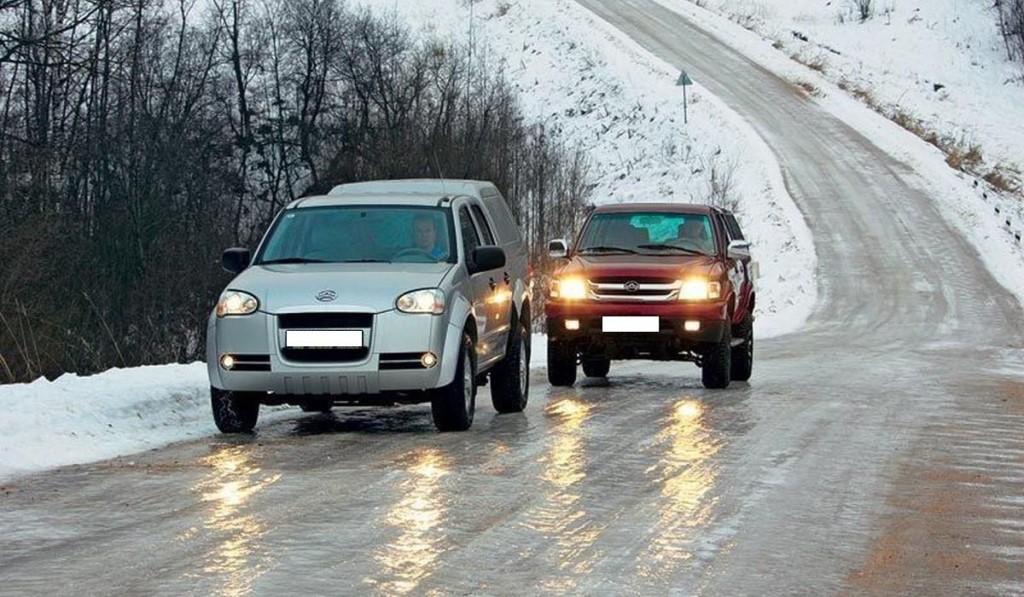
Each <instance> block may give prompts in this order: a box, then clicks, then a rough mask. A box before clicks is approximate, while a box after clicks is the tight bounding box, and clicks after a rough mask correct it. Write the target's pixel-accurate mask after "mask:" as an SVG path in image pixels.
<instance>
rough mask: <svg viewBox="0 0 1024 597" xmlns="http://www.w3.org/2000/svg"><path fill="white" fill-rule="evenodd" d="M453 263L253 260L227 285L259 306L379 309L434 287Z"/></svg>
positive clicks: (278, 309) (272, 309)
mask: <svg viewBox="0 0 1024 597" xmlns="http://www.w3.org/2000/svg"><path fill="white" fill-rule="evenodd" d="M452 267H454V266H453V265H452V264H451V263H304V264H282V265H255V266H252V267H250V268H249V269H247V270H245V271H244V272H242V273H241V274H239V275H238V277H237V278H235V279H234V280H232V282H231V284H229V285H228V288H230V289H232V290H242V291H245V292H248V293H250V294H252V295H253V296H255V297H256V298H257V299H259V301H260V311H263V312H266V313H282V312H283V313H287V312H297V311H322V310H326V311H340V310H353V311H364V312H374V313H380V312H382V311H388V310H390V309H393V308H394V307H395V299H397V298H398V297H399V296H400V295H402V294H404V293H406V292H408V291H410V290H416V289H419V288H436V287H438V286H439V285H440V284H441V281H442V280H443V279H444V277H445V275H447V274H448V272H449V271H450V270H451V268H452ZM323 290H333V291H334V292H335V293H337V298H336V299H335V300H333V301H328V302H321V301H318V300H317V299H316V295H317V293H319V292H321V291H323Z"/></svg>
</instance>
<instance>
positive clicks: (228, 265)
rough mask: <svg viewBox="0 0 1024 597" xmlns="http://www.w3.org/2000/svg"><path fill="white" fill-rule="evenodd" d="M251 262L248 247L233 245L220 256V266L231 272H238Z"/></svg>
mask: <svg viewBox="0 0 1024 597" xmlns="http://www.w3.org/2000/svg"><path fill="white" fill-rule="evenodd" d="M251 262H252V253H250V252H249V249H241V248H238V247H234V248H231V249H228V250H226V251H224V255H223V256H221V258H220V266H221V267H223V268H224V269H225V270H226V271H228V272H231V273H232V274H240V273H242V272H243V271H244V270H245V268H247V267H249V264H250V263H251Z"/></svg>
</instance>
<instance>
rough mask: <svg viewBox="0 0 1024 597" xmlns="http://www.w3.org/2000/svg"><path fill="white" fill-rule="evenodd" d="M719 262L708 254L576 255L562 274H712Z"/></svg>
mask: <svg viewBox="0 0 1024 597" xmlns="http://www.w3.org/2000/svg"><path fill="white" fill-rule="evenodd" d="M716 263H717V260H716V259H715V258H714V257H711V256H707V255H671V256H668V255H587V256H585V257H584V256H581V255H574V256H573V258H572V259H571V260H569V263H568V264H566V265H565V266H564V267H563V268H562V269H561V270H560V271H559V272H558V275H561V276H566V275H580V276H585V277H588V278H594V277H597V276H608V277H629V276H637V277H647V276H649V277H652V278H679V277H683V276H686V275H705V276H706V275H709V274H712V269H713V267H714V266H715V264H716Z"/></svg>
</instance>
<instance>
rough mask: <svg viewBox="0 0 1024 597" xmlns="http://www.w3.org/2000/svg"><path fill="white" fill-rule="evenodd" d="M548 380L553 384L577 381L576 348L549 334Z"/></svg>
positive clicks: (566, 383) (569, 383) (567, 383)
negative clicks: (555, 339) (552, 338)
mask: <svg viewBox="0 0 1024 597" xmlns="http://www.w3.org/2000/svg"><path fill="white" fill-rule="evenodd" d="M548 382H549V383H550V384H551V385H553V386H571V385H572V384H574V383H576V349H575V348H573V347H572V346H571V345H568V344H566V343H564V342H552V341H551V337H550V336H548Z"/></svg>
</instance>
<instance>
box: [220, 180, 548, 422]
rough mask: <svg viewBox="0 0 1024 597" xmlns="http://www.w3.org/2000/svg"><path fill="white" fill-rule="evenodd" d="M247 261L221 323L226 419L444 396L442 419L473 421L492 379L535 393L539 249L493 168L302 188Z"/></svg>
mask: <svg viewBox="0 0 1024 597" xmlns="http://www.w3.org/2000/svg"><path fill="white" fill-rule="evenodd" d="M223 266H224V269H226V270H228V271H229V272H232V273H236V274H238V275H237V277H235V279H234V280H232V281H231V283H230V284H228V287H227V289H225V290H224V292H223V293H222V294H221V296H220V300H219V301H218V302H217V306H216V308H215V309H214V311H213V313H211V315H210V319H209V323H208V326H207V366H208V370H209V374H210V394H211V402H212V405H213V418H214V421H215V422H216V424H217V427H218V428H219V429H220V430H221V431H222V432H225V433H238V432H247V431H251V430H252V429H253V427H255V425H256V419H257V417H258V415H259V407H260V405H261V404H275V405H277V404H295V405H298V406H300V407H302V409H303V410H306V411H326V410H330V408H331V407H333V406H335V405H367V404H370V405H374V404H376V405H385V404H386V405H390V404H396V403H408V404H412V403H422V402H430V404H431V412H432V414H433V418H434V424H435V425H436V426H437V428H438V429H440V430H441V431H462V430H466V429H468V428H469V426H470V425H471V424H472V422H473V411H474V408H475V404H476V388H477V386H478V385H482V384H484V383H486V380H487V378H488V376H489V377H490V381H491V398H492V402H493V404H494V408H495V409H496V410H497V411H498V412H503V413H504V412H518V411H521V410H523V408H525V407H526V401H527V397H528V393H529V358H530V333H529V329H530V328H529V324H530V301H529V299H530V279H529V273H528V272H529V255H528V252H527V248H526V245H525V243H524V242H523V240H522V237H521V236H520V234H519V229H518V227H517V226H516V223H515V220H514V219H513V217H512V214H511V212H510V211H509V208H508V205H507V204H506V203H505V199H504V198H503V197H502V196H501V194H500V193H499V192H498V189H497V188H495V186H494V185H493V184H491V183H488V182H477V181H463V180H459V181H452V180H443V181H442V180H399V181H379V182H364V183H355V184H346V185H341V186H338V187H335V188H334V189H332V190H331V192H330V194H328V195H325V196H319V197H307V198H304V199H299V200H297V201H295V202H293V203H292V204H290V205H288V207H286V208H284V209H283V210H282V211H281V213H279V214H278V216H277V218H275V220H274V222H273V224H272V225H271V227H270V229H269V230H268V231H267V233H266V235H265V236H264V238H263V241H262V242H261V243H260V245H259V248H258V249H257V250H256V253H255V256H252V255H251V254H250V252H249V250H248V249H237V248H236V249H228V250H227V251H225V252H224V256H223Z"/></svg>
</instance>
